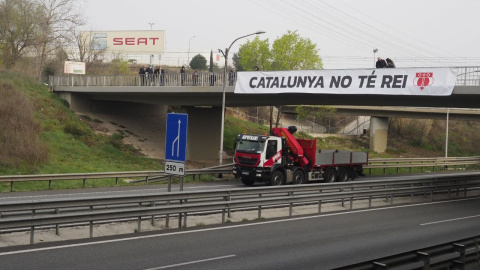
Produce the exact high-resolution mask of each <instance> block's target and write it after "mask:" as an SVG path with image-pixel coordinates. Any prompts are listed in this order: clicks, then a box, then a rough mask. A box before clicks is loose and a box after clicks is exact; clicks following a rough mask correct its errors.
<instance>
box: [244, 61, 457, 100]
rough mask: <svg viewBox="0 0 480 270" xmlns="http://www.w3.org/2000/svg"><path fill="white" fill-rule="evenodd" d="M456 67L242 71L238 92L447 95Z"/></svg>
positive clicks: (454, 79) (455, 78) (455, 75)
mask: <svg viewBox="0 0 480 270" xmlns="http://www.w3.org/2000/svg"><path fill="white" fill-rule="evenodd" d="M456 80H457V71H456V69H453V68H383V69H363V70H360V69H351V70H294V71H265V72H263V71H256V72H239V73H238V79H237V84H236V85H235V94H279V93H309V94H362V95H364V94H367V95H368V94H370V95H420V96H448V95H451V94H452V91H453V87H454V86H455V82H456Z"/></svg>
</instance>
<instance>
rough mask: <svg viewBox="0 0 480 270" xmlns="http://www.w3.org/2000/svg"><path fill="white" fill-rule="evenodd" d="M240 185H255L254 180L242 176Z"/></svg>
mask: <svg viewBox="0 0 480 270" xmlns="http://www.w3.org/2000/svg"><path fill="white" fill-rule="evenodd" d="M242 183H243V184H244V185H245V186H249V187H251V186H253V184H255V179H251V178H250V177H243V176H242Z"/></svg>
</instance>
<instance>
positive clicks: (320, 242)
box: [0, 198, 480, 270]
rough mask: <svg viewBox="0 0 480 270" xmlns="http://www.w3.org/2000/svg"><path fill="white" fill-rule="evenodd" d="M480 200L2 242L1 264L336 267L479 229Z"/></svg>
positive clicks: (22, 266)
mask: <svg viewBox="0 0 480 270" xmlns="http://www.w3.org/2000/svg"><path fill="white" fill-rule="evenodd" d="M479 203H480V198H470V199H463V200H458V201H448V202H433V203H424V204H415V205H407V206H393V207H386V208H377V209H363V210H358V211H354V212H342V213H330V214H324V215H312V216H303V217H297V218H289V219H276V220H266V221H263V222H253V221H252V222H248V223H241V224H227V226H211V227H201V228H199V227H195V228H189V229H187V230H183V231H178V230H168V231H162V232H154V233H152V232H151V233H140V234H135V235H133V236H132V235H129V236H116V237H111V238H101V239H99V238H95V239H93V240H81V241H71V242H64V243H45V244H37V245H34V246H22V247H9V248H1V249H0V263H1V267H0V268H1V269H89V270H93V269H129V270H131V269H139V270H145V269H332V268H335V267H340V266H344V265H347V264H352V263H357V262H360V261H365V260H369V259H374V258H377V257H383V256H387V255H391V254H395V253H400V252H405V251H409V250H412V249H419V248H422V247H426V246H430V245H436V244H440V243H444V242H449V241H454V240H456V239H461V238H467V237H472V236H475V235H480V226H479V224H480V208H479V207H478V205H479ZM0 239H1V236H0Z"/></svg>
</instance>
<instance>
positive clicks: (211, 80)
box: [50, 67, 480, 87]
mask: <svg viewBox="0 0 480 270" xmlns="http://www.w3.org/2000/svg"><path fill="white" fill-rule="evenodd" d="M454 68H456V69H457V71H458V76H457V83H456V85H470V86H472V85H480V67H454ZM236 77H237V76H236V74H231V73H227V76H226V78H224V73H223V72H218V73H208V72H201V73H197V74H196V75H195V74H194V73H184V74H180V73H174V74H171V73H167V74H163V75H160V74H153V75H86V76H85V75H70V76H50V86H72V87H74V86H83V87H88V86H150V87H153V86H155V87H161V86H222V85H223V82H224V80H226V82H227V85H235V82H236Z"/></svg>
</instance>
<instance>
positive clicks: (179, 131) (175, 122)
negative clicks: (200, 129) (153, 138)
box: [165, 113, 188, 162]
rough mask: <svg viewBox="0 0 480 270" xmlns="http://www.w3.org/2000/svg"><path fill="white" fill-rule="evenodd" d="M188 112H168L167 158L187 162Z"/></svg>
mask: <svg viewBox="0 0 480 270" xmlns="http://www.w3.org/2000/svg"><path fill="white" fill-rule="evenodd" d="M187 128H188V114H185V113H169V114H167V130H166V136H165V160H171V161H178V162H185V161H186V159H187Z"/></svg>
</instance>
